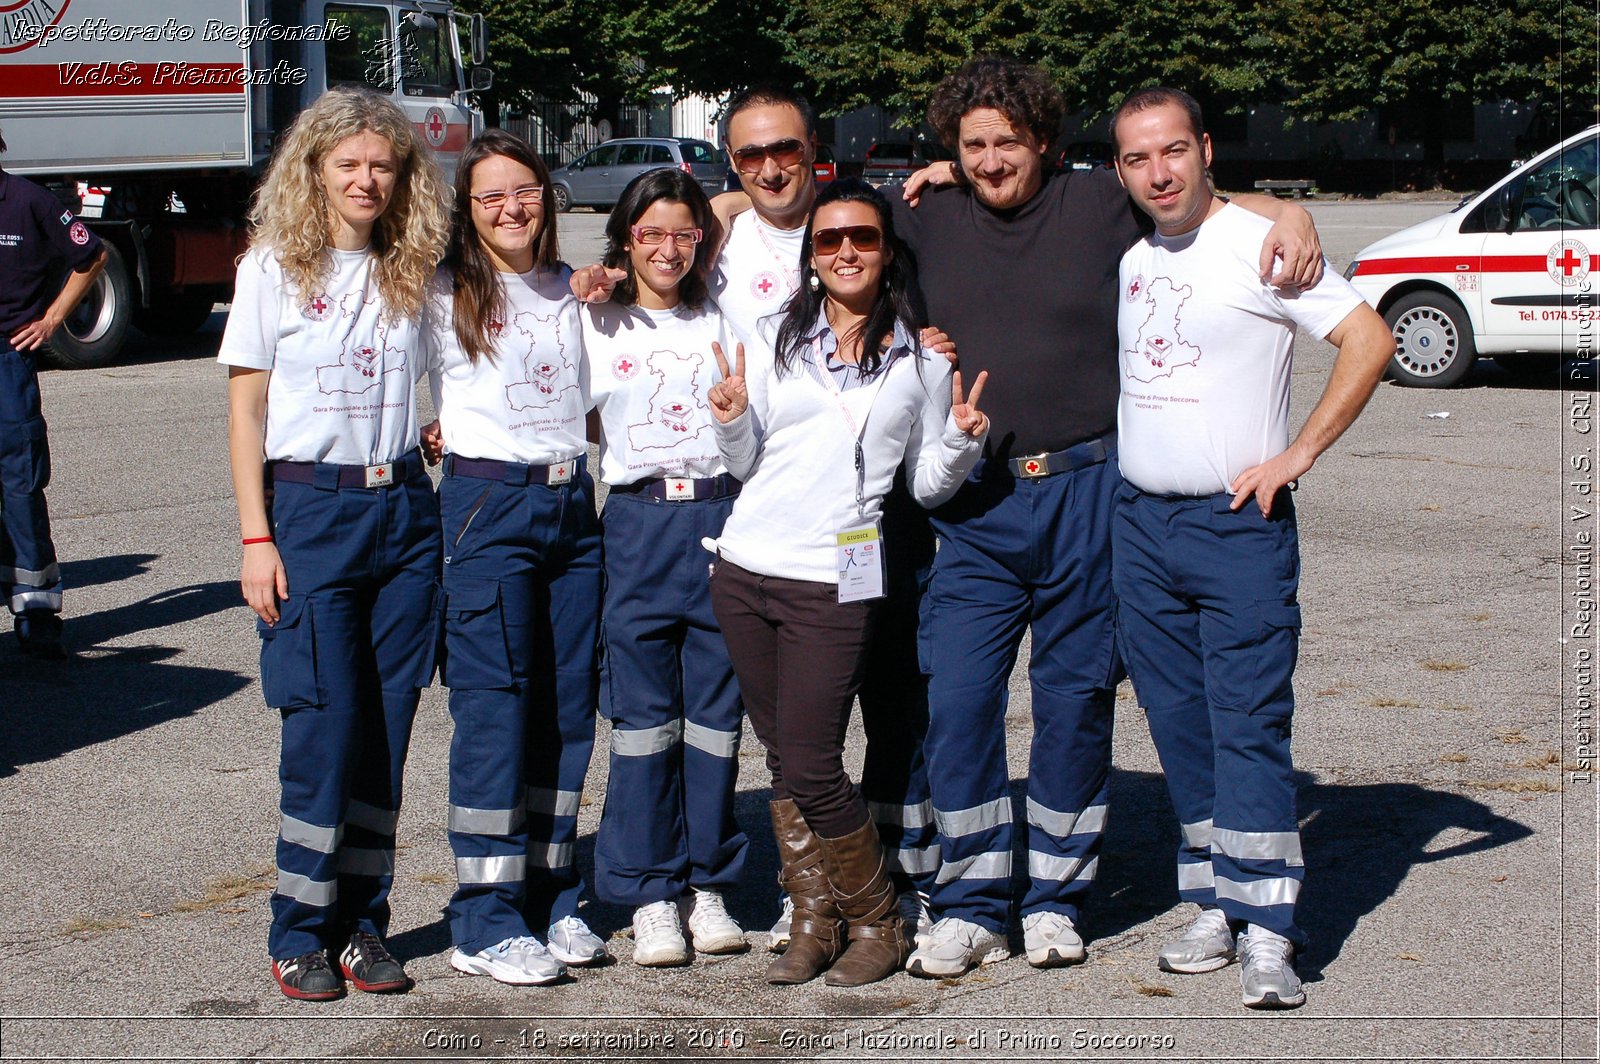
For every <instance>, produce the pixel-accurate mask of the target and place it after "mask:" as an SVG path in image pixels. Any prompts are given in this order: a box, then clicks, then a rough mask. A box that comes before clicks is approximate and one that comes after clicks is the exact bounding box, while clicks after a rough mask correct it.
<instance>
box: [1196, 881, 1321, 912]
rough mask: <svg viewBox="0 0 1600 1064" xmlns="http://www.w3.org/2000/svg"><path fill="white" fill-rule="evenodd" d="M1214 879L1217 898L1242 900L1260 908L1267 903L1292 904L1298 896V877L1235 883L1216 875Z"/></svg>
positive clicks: (1267, 904) (1264, 906) (1263, 907)
mask: <svg viewBox="0 0 1600 1064" xmlns="http://www.w3.org/2000/svg"><path fill="white" fill-rule="evenodd" d="M1216 881H1217V882H1216V890H1217V897H1218V898H1227V899H1228V900H1230V901H1238V902H1243V903H1244V904H1246V905H1254V906H1256V907H1257V908H1260V909H1265V908H1266V907H1267V906H1269V905H1293V904H1294V900H1295V899H1296V898H1298V897H1299V896H1300V881H1299V880H1298V879H1281V878H1280V879H1252V880H1250V881H1249V882H1247V883H1236V882H1234V881H1233V880H1231V879H1224V878H1223V877H1222V876H1217V877H1216Z"/></svg>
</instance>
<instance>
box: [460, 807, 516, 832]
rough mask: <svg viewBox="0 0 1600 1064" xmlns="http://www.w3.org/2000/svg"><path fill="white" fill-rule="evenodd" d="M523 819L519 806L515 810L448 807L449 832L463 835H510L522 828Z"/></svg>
mask: <svg viewBox="0 0 1600 1064" xmlns="http://www.w3.org/2000/svg"><path fill="white" fill-rule="evenodd" d="M523 819H524V817H523V813H522V807H521V806H520V805H519V806H517V807H516V808H515V809H473V808H471V807H470V806H465V805H452V806H451V807H450V830H451V831H455V832H460V833H461V834H463V835H510V834H513V833H514V832H516V831H518V830H519V829H520V828H521V827H522V822H523Z"/></svg>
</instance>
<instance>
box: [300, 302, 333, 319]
mask: <svg viewBox="0 0 1600 1064" xmlns="http://www.w3.org/2000/svg"><path fill="white" fill-rule="evenodd" d="M332 309H333V306H332V304H330V303H329V302H328V301H327V300H326V299H324V298H323V297H322V296H317V297H315V298H314V299H312V300H311V302H309V303H307V304H306V310H305V313H306V317H308V318H310V319H311V320H312V321H323V320H325V319H326V318H327V317H328V312H329V311H330V310H332Z"/></svg>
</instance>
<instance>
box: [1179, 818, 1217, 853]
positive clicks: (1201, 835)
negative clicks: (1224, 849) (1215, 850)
mask: <svg viewBox="0 0 1600 1064" xmlns="http://www.w3.org/2000/svg"><path fill="white" fill-rule="evenodd" d="M1178 828H1179V830H1181V831H1182V832H1183V844H1184V845H1185V846H1187V847H1189V849H1191V850H1208V849H1210V848H1211V821H1209V820H1197V821H1195V822H1194V823H1193V824H1179V825H1178Z"/></svg>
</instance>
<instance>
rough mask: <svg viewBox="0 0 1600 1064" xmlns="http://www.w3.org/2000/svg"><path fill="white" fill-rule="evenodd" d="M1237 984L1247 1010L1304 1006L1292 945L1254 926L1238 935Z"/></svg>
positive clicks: (1284, 939) (1303, 992) (1264, 929)
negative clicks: (1241, 990)
mask: <svg viewBox="0 0 1600 1064" xmlns="http://www.w3.org/2000/svg"><path fill="white" fill-rule="evenodd" d="M1239 984H1240V986H1241V987H1242V988H1243V991H1244V1003H1245V1007H1247V1008H1252V1009H1292V1008H1298V1007H1299V1006H1301V1005H1304V1004H1305V1003H1306V992H1305V990H1303V989H1302V988H1301V986H1300V977H1299V976H1298V975H1296V974H1295V971H1294V944H1293V943H1292V942H1290V941H1289V940H1288V939H1286V938H1284V937H1283V936H1282V935H1280V934H1277V933H1275V932H1272V931H1268V930H1267V929H1266V928H1264V927H1257V926H1256V925H1255V924H1251V925H1249V926H1248V927H1247V928H1245V931H1244V934H1242V935H1240V936H1239Z"/></svg>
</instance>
